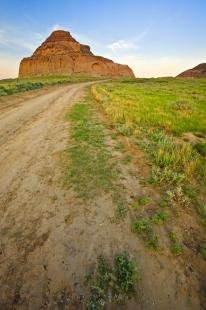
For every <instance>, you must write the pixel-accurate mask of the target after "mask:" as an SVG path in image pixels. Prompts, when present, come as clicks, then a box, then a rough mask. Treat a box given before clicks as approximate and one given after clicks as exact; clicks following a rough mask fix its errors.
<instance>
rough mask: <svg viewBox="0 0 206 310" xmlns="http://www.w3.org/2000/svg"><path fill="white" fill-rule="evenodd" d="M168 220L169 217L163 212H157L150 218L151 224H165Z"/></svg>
mask: <svg viewBox="0 0 206 310" xmlns="http://www.w3.org/2000/svg"><path fill="white" fill-rule="evenodd" d="M168 218H169V215H168V214H167V213H166V212H164V211H163V210H158V211H157V212H156V213H155V214H154V215H153V218H152V221H153V223H155V224H163V223H165V222H166V221H167V220H168Z"/></svg>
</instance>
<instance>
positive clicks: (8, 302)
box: [0, 83, 89, 309]
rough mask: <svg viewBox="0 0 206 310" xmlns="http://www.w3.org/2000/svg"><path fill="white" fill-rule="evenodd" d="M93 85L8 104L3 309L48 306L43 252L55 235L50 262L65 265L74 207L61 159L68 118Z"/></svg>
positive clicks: (0, 283) (1, 168) (0, 196)
mask: <svg viewBox="0 0 206 310" xmlns="http://www.w3.org/2000/svg"><path fill="white" fill-rule="evenodd" d="M88 84H89V83H84V84H78V85H70V86H63V87H62V86H61V87H58V88H57V89H55V90H50V91H47V92H46V93H45V92H44V91H43V92H41V91H39V93H38V94H37V93H34V95H33V97H34V98H30V99H27V100H21V101H20V102H19V100H18V96H16V97H15V96H10V97H8V107H9V108H8V109H5V102H4V109H2V110H3V111H1V115H0V227H1V240H0V259H1V266H0V287H1V289H0V291H1V293H0V295H1V296H0V309H6V307H8V309H11V307H13V306H14V305H16V307H17V308H18V305H19V307H20V308H22V309H30V308H31V309H39V306H40V305H42V306H43V303H44V301H42V300H43V299H44V298H46V297H44V298H43V296H45V291H44V290H47V285H49V284H48V282H49V279H46V278H47V277H46V278H45V275H44V274H45V271H46V269H47V263H46V260H45V253H43V252H42V250H41V248H42V246H43V244H44V243H45V242H46V241H48V239H50V238H51V235H52V236H53V237H52V239H53V241H52V243H53V242H54V244H53V246H52V248H53V251H54V252H53V253H51V252H50V253H49V256H50V259H51V260H52V259H53V256H54V257H59V259H60V260H62V256H61V253H60V252H59V250H58V245H59V243H61V244H62V242H64V238H63V236H62V234H61V231H62V229H63V227H61V226H62V223H64V224H65V218H66V217H67V216H68V204H69V201H68V197H69V194H67V193H66V192H65V191H64V190H61V185H59V183H60V182H61V181H62V180H59V178H60V170H61V169H60V167H59V163H58V161H59V153H60V152H61V151H62V150H64V149H65V147H66V143H67V139H68V128H67V123H66V122H65V121H64V114H65V108H68V107H69V105H70V104H71V102H72V101H74V100H77V99H78V98H80V96H81V94H82V90H83V89H84V88H85V86H86V85H88ZM42 93H43V94H42ZM24 96H25V97H27V95H26V94H25V95H24V94H23V95H22V98H24ZM4 101H5V100H4ZM12 101H13V104H12ZM0 108H1V105H0ZM54 162H55V164H54ZM57 167H58V169H57V170H56V168H57ZM57 214H58V216H56V215H57ZM56 230H59V233H56ZM50 240H51V239H50ZM54 240H55V241H54ZM55 244H56V245H55ZM36 250H37V252H38V253H36V254H35V256H33V254H32V253H34V252H36ZM59 259H57V261H59ZM59 263H62V261H61V262H60V261H59ZM55 272H57V273H59V271H58V266H53V268H52V273H53V276H55ZM60 278H61V277H60ZM56 281H57V282H58V279H56ZM42 283H44V284H43V286H44V288H43V287H42V285H41V284H42ZM58 285H59V284H58V283H57V287H58ZM61 285H63V284H62V283H61ZM61 285H60V287H61ZM20 290H21V296H20ZM43 291H44V292H43ZM45 303H46V301H45ZM1 305H2V306H1Z"/></svg>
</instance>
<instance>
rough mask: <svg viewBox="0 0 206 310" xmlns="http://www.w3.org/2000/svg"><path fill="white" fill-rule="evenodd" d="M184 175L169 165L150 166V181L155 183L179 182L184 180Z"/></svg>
mask: <svg viewBox="0 0 206 310" xmlns="http://www.w3.org/2000/svg"><path fill="white" fill-rule="evenodd" d="M184 179H185V175H184V174H183V173H180V172H176V171H174V170H173V169H171V168H169V167H164V168H160V167H156V166H154V167H153V168H152V173H151V183H155V184H165V183H168V184H180V183H182V182H183V181H184Z"/></svg>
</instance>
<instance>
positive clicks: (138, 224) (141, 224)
mask: <svg viewBox="0 0 206 310" xmlns="http://www.w3.org/2000/svg"><path fill="white" fill-rule="evenodd" d="M132 232H134V233H137V234H139V235H141V236H142V237H143V239H144V241H145V245H146V246H147V247H148V248H150V249H153V250H158V249H159V243H158V239H157V236H156V235H155V234H154V232H153V230H152V227H151V225H150V222H149V219H147V218H144V217H141V218H139V219H137V220H136V221H135V222H134V223H133V224H132Z"/></svg>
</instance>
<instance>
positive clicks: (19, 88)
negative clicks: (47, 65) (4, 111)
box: [0, 76, 97, 96]
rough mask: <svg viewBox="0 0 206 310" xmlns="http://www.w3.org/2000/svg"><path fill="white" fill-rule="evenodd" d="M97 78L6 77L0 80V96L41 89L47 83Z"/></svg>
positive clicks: (84, 80)
mask: <svg viewBox="0 0 206 310" xmlns="http://www.w3.org/2000/svg"><path fill="white" fill-rule="evenodd" d="M96 79H97V78H91V77H87V76H45V77H35V78H28V79H5V80H0V96H7V95H12V94H15V93H19V92H24V91H28V90H33V89H39V88H42V87H43V86H46V85H47V86H48V85H55V84H64V83H79V82H86V81H92V80H96Z"/></svg>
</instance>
